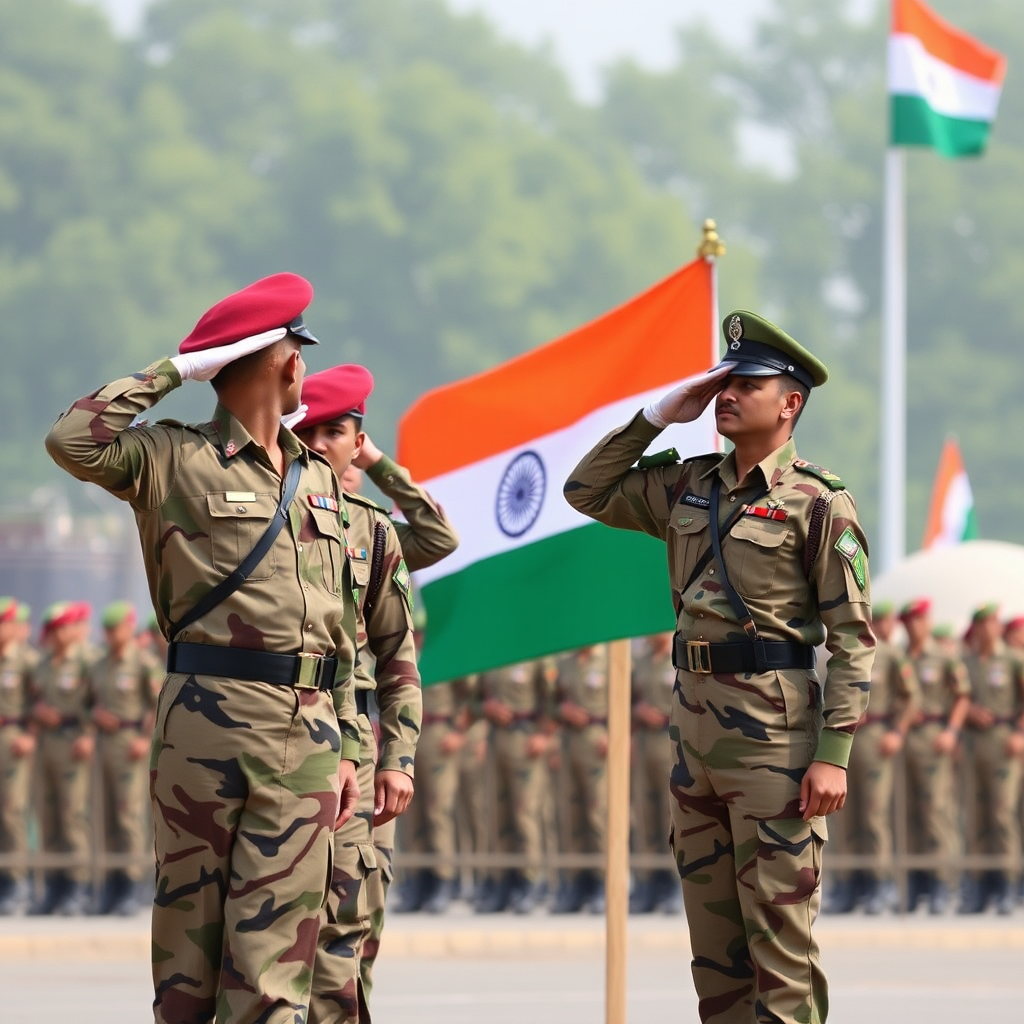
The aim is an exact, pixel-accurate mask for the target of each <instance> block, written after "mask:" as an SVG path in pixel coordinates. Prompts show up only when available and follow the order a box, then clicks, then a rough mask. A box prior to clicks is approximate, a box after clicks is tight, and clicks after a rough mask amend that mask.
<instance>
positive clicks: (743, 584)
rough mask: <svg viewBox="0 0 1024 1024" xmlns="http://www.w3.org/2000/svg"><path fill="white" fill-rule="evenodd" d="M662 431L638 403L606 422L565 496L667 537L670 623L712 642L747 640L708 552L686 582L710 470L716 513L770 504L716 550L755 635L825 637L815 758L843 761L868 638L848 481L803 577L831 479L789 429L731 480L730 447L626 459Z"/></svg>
mask: <svg viewBox="0 0 1024 1024" xmlns="http://www.w3.org/2000/svg"><path fill="white" fill-rule="evenodd" d="M659 433H660V430H659V429H658V428H657V427H654V426H652V425H651V424H650V423H648V422H647V420H646V419H644V417H643V414H642V413H638V414H637V415H636V416H635V417H634V418H633V419H632V420H631V421H630V422H629V423H628V424H627V425H626V426H624V427H620V428H619V429H618V430H614V431H612V432H611V433H610V434H609V435H608V436H607V437H605V438H604V439H603V440H602V441H600V442H599V443H598V445H597V446H596V447H595V448H594V449H593V450H592V451H591V452H590V453H589V454H588V455H586V456H585V457H584V458H583V460H582V461H581V462H580V464H579V465H578V466H577V467H576V469H575V470H573V472H572V474H571V475H570V477H569V480H568V482H567V483H566V485H565V495H566V499H567V500H568V501H569V503H570V504H571V505H572V506H573V507H575V508H577V509H579V511H581V512H583V513H585V514H586V515H588V516H590V517H591V518H593V519H596V520H598V521H599V522H602V523H606V524H607V525H609V526H614V527H619V528H621V529H629V530H638V531H640V532H643V533H647V534H650V535H651V536H654V537H659V538H661V539H662V540H664V541H665V542H666V545H667V547H668V561H669V576H670V584H671V587H672V596H673V598H674V601H675V607H676V619H677V629H678V631H679V632H680V633H681V634H682V635H683V636H684V637H685V638H686V639H687V640H706V641H710V642H713V643H714V642H735V641H741V640H744V639H745V634H744V633H743V630H742V628H741V627H740V626H739V624H738V622H737V619H736V616H735V614H734V613H733V610H732V606H731V605H730V604H729V601H728V598H727V597H726V594H725V591H724V589H723V588H722V586H721V583H720V571H719V569H718V568H717V562H716V560H715V559H712V560H710V561H709V562H708V563H707V564H706V566H705V567H704V569H703V570H702V571H701V572H700V573H699V574H698V576H697V578H696V579H695V580H694V582H693V583H692V584H690V585H689V586H686V583H687V581H688V580H689V578H690V576H691V574H692V571H693V569H694V568H695V566H696V564H697V562H698V560H699V559H700V557H701V556H702V555H703V553H704V551H705V550H706V549H708V548H709V547H710V545H711V530H710V528H709V527H710V513H709V504H710V503H709V496H710V494H711V488H712V483H713V481H714V479H715V477H716V476H717V477H718V478H719V479H720V480H721V509H720V512H721V516H722V522H724V521H725V520H726V518H728V517H729V516H730V515H731V514H732V513H733V511H734V510H735V509H736V508H737V507H740V506H743V505H749V504H753V505H754V506H755V507H757V508H760V509H763V510H768V509H771V510H773V511H776V512H777V513H778V515H777V516H775V517H771V518H768V517H759V516H757V515H754V514H751V515H743V516H740V518H739V519H738V521H737V522H736V524H735V525H734V526H733V527H732V529H731V530H730V533H729V536H728V537H725V538H723V540H722V556H723V558H724V559H725V563H726V568H727V570H728V574H729V579H730V581H731V582H732V585H733V586H734V587H735V588H736V590H737V591H738V592H739V594H740V596H741V597H742V598H743V600H744V602H745V603H746V605H747V608H748V609H749V610H750V612H751V614H752V615H753V618H754V622H755V623H756V625H757V629H758V633H759V635H760V636H761V637H762V638H763V639H765V640H790V641H796V642H797V643H801V644H807V645H810V646H818V645H819V644H821V643H822V642H824V643H825V644H826V646H827V649H828V651H829V652H830V654H831V657H830V658H829V662H828V669H827V671H828V676H827V681H826V684H825V688H824V728H823V729H822V732H821V737H820V739H819V741H818V747H817V750H816V751H815V753H814V759H815V760H819V761H827V762H830V763H832V764H837V765H840V766H841V767H845V766H846V763H847V760H848V758H849V752H850V747H851V745H852V743H853V734H854V732H855V730H856V728H857V722H858V721H859V719H860V717H861V715H862V713H863V712H864V710H865V708H866V707H867V700H868V688H869V685H870V678H871V661H872V657H873V653H874V642H875V641H874V636H873V634H872V632H871V616H870V585H869V582H868V575H867V542H866V540H865V538H864V534H863V532H862V530H861V528H860V525H859V523H858V521H857V512H856V508H855V506H854V503H853V499H852V498H851V497H850V495H849V494H848V493H847V492H846V491H845V490H838V489H837V490H834V491H833V492H832V500H831V503H830V504H829V506H828V510H827V513H826V516H825V520H824V524H823V528H822V533H821V542H820V545H819V551H818V555H817V557H816V559H815V561H814V564H813V566H812V567H811V572H810V576H809V577H808V576H805V575H804V567H803V557H804V549H805V546H806V544H807V536H808V525H809V520H810V513H811V508H812V506H813V504H814V502H815V500H816V499H817V498H818V496H819V495H820V494H822V493H824V492H825V491H827V490H829V487H828V485H827V484H825V483H823V482H822V479H821V477H820V476H819V475H817V473H816V472H815V470H816V467H809V469H808V464H807V463H804V462H803V461H802V460H800V459H799V458H798V457H797V453H796V445H795V443H794V442H793V440H792V438H791V439H790V440H788V441H787V442H786V443H785V444H783V445H782V446H781V447H780V448H778V449H777V450H776V451H774V452H772V453H771V454H770V455H769V456H768V457H767V458H765V459H764V460H763V461H762V462H761V463H759V464H758V465H757V466H756V467H755V468H754V469H753V470H752V471H751V472H750V473H749V474H748V476H747V478H746V479H745V480H743V481H739V480H737V479H736V463H735V457H734V455H733V454H732V453H730V454H729V455H725V456H723V455H721V454H712V455H706V456H701V457H699V458H694V459H688V460H686V461H685V462H683V463H682V464H681V465H680V464H673V465H661V466H655V467H652V468H650V469H644V470H641V469H637V468H631V467H633V464H634V463H635V462H636V460H637V458H638V457H639V456H641V455H642V454H643V452H644V450H645V449H646V448H647V446H648V445H649V444H650V443H651V441H652V440H654V438H655V437H657V435H658V434H659ZM819 472H820V471H819ZM765 491H767V493H765ZM759 495H761V497H759ZM755 499H757V500H756V501H755ZM769 502H771V505H769Z"/></svg>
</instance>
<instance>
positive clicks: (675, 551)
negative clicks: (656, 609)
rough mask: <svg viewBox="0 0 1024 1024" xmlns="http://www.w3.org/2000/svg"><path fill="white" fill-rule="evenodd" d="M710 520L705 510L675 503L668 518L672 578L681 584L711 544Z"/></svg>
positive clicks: (688, 576)
mask: <svg viewBox="0 0 1024 1024" xmlns="http://www.w3.org/2000/svg"><path fill="white" fill-rule="evenodd" d="M710 522H711V519H710V517H709V516H708V514H707V512H695V511H694V510H693V509H690V508H688V507H687V506H685V505H676V507H675V508H673V509H672V514H671V516H670V518H669V521H668V524H669V531H668V536H667V538H666V540H667V541H668V556H669V564H670V565H671V566H672V579H673V581H678V586H682V585H683V584H684V583H685V582H686V581H687V580H688V579H689V578H690V574H691V573H692V572H693V567H694V566H695V565H696V564H697V559H698V558H700V556H701V555H702V554H703V552H704V551H705V550H707V549H708V548H710V546H711V531H710V530H709V529H708V524H709V523H710Z"/></svg>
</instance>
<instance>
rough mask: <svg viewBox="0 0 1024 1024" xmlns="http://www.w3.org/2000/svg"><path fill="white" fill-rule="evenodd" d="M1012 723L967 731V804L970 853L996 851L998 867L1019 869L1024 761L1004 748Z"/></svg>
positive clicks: (991, 852) (1009, 869) (1011, 869)
mask: <svg viewBox="0 0 1024 1024" xmlns="http://www.w3.org/2000/svg"><path fill="white" fill-rule="evenodd" d="M1013 730H1014V727H1013V726H1012V725H1002V724H1000V725H993V726H991V727H990V728H988V729H979V730H976V731H973V732H971V733H969V745H968V752H969V761H970V764H971V767H972V772H971V775H972V777H973V781H974V798H973V800H970V801H969V803H968V806H969V808H970V812H971V813H970V814H969V815H968V816H967V820H968V829H969V830H968V847H969V849H970V851H971V853H990V854H999V855H1001V856H1002V858H1003V861H1004V863H1003V865H1002V867H1001V870H1004V871H1013V872H1016V871H1019V870H1020V851H1021V835H1020V821H1019V819H1018V816H1017V809H1018V807H1019V805H1020V798H1021V777H1022V770H1024V763H1022V761H1021V759H1020V758H1019V757H1015V756H1012V755H1010V754H1008V753H1007V752H1006V744H1007V743H1008V742H1009V739H1010V736H1011V735H1012V734H1013Z"/></svg>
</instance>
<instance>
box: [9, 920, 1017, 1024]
mask: <svg viewBox="0 0 1024 1024" xmlns="http://www.w3.org/2000/svg"><path fill="white" fill-rule="evenodd" d="M819 939H820V942H821V945H822V949H823V959H824V962H825V967H826V970H827V971H828V973H829V976H830V979H831V984H832V1013H831V1015H830V1017H829V1020H830V1022H831V1024H865V1022H868V1024H897V1022H899V1024H917V1022H918V1021H927V1022H929V1024H953V1022H956V1024H961V1022H963V1021H964V1020H970V1019H972V1018H974V1019H977V1020H985V1021H994V1022H998V1024H1013V1022H1016V1021H1020V1020H1022V1019H1024V1017H1022V1010H1021V1007H1022V1006H1024V970H1022V969H1021V964H1022V962H1024V915H1019V916H1017V917H1016V918H1011V919H1008V920H1007V919H997V918H991V917H990V918H982V919H977V920H975V919H971V920H962V919H961V920H958V919H956V918H945V919H941V920H935V919H931V918H915V919H904V920H900V919H896V918H891V919H886V920H883V921H878V920H877V919H870V920H869V919H865V918H856V917H854V918H846V919H836V918H831V919H830V918H823V919H822V920H821V921H820V922H819ZM147 951H148V933H147V921H146V919H145V918H144V917H140V918H137V919H134V920H130V921H107V920H105V919H83V920H74V921H48V920H45V919H8V920H5V921H0V993H2V995H0V1024H7V1022H8V1021H26V1020H34V1021H40V1022H42V1024H50V1022H51V1021H52V1022H58V1021H60V1022H62V1021H65V1020H74V1021H76V1024H138V1022H139V1021H144V1020H146V1019H148V1012H147V1007H148V1005H149V1000H150V991H149V979H148V967H147V961H146V957H147ZM688 955H689V954H688V949H687V941H686V933H685V928H684V926H683V922H682V921H681V920H669V919H665V918H632V919H631V921H630V942H629V972H628V973H629V984H628V993H629V1006H628V1020H629V1021H630V1022H632V1024H646V1022H656V1021H657V1022H660V1021H673V1022H674V1021H695V1020H696V1006H695V1000H694V998H693V995H692V993H691V990H690V979H689V968H688ZM375 1007H376V1011H377V1012H376V1013H375V1015H374V1022H375V1024H406V1022H409V1021H415V1022H416V1024H471V1022H472V1024H478V1022H479V1020H480V1019H481V1016H482V1015H483V1016H484V1018H485V1019H486V1020H487V1021H488V1024H512V1022H513V1021H515V1022H517V1024H518V1022H521V1021H524V1020H526V1021H529V1022H530V1024H549V1022H550V1024H595V1022H600V1021H601V1020H602V1019H603V1017H604V951H603V921H602V920H601V919H593V918H587V917H569V918H552V917H547V916H542V915H538V916H535V917H529V918H525V919H523V918H515V917H509V916H505V915H501V916H494V917H484V918H482V917H474V916H472V915H470V914H467V913H461V912H458V911H456V912H453V913H452V914H451V915H449V916H447V917H445V918H429V917H421V916H419V915H409V916H399V915H393V916H392V918H391V921H390V924H389V927H388V931H387V933H386V936H385V955H384V956H383V958H382V960H381V963H380V967H379V977H378V990H377V994H376V996H375Z"/></svg>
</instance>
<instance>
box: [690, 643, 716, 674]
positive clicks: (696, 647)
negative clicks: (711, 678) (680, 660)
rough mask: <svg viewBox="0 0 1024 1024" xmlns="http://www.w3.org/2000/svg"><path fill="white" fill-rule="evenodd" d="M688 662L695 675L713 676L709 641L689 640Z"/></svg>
mask: <svg viewBox="0 0 1024 1024" xmlns="http://www.w3.org/2000/svg"><path fill="white" fill-rule="evenodd" d="M686 662H687V667H688V668H689V670H690V671H691V672H693V673H694V674H696V675H699V676H708V675H711V644H710V643H709V642H708V641H707V640H687V641H686Z"/></svg>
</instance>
